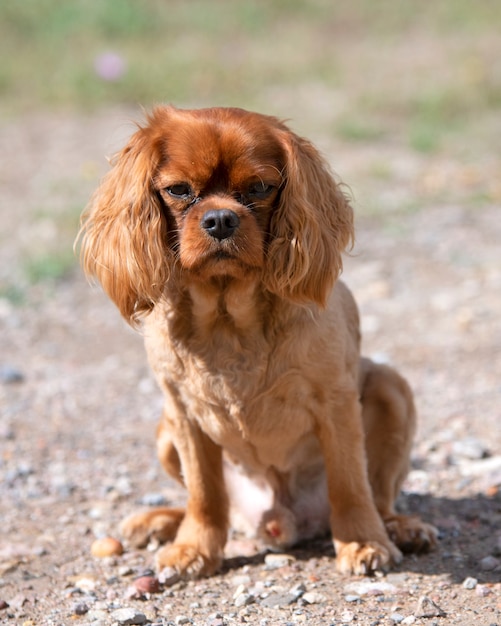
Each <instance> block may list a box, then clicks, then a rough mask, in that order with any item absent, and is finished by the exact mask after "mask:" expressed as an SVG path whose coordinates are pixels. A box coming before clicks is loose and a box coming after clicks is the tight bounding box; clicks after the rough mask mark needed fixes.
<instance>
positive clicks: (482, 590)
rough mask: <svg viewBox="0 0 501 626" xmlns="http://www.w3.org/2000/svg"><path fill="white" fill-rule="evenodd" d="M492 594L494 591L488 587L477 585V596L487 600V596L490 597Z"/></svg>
mask: <svg viewBox="0 0 501 626" xmlns="http://www.w3.org/2000/svg"><path fill="white" fill-rule="evenodd" d="M491 593H492V589H490V588H489V587H486V586H485V585H477V586H476V588H475V594H476V595H477V596H480V597H481V598H485V597H486V596H490V595H491Z"/></svg>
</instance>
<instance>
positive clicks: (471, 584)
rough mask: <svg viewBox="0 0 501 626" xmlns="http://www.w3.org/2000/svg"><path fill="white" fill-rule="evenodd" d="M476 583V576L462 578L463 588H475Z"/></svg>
mask: <svg viewBox="0 0 501 626" xmlns="http://www.w3.org/2000/svg"><path fill="white" fill-rule="evenodd" d="M477 584H478V580H477V579H476V578H472V577H470V576H469V577H468V578H465V579H464V580H463V588H464V589H475V587H476V586H477Z"/></svg>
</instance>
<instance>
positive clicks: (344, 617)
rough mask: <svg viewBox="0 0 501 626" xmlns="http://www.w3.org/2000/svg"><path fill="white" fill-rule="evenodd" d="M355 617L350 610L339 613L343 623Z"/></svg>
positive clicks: (347, 622)
mask: <svg viewBox="0 0 501 626" xmlns="http://www.w3.org/2000/svg"><path fill="white" fill-rule="evenodd" d="M354 619H355V613H353V612H352V611H343V612H342V613H341V621H342V622H343V624H349V623H351V622H352V621H353V620H354Z"/></svg>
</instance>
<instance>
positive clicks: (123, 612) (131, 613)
mask: <svg viewBox="0 0 501 626" xmlns="http://www.w3.org/2000/svg"><path fill="white" fill-rule="evenodd" d="M111 618H112V619H113V620H114V621H115V622H118V623H119V624H120V626H134V625H136V624H146V622H147V621H148V620H147V618H146V615H145V614H144V613H141V612H140V611H136V609H129V608H124V609H116V611H113V613H112V614H111Z"/></svg>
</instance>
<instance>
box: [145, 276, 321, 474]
mask: <svg viewBox="0 0 501 626" xmlns="http://www.w3.org/2000/svg"><path fill="white" fill-rule="evenodd" d="M257 290H258V285H257V284H256V283H246V285H245V287H240V288H233V289H228V290H227V291H226V292H222V291H220V292H219V293H217V292H211V291H210V290H206V289H203V288H199V287H193V286H191V287H190V288H189V289H188V290H187V292H186V294H185V297H184V304H185V306H182V305H181V303H180V302H176V303H175V306H172V303H171V302H167V301H165V302H164V303H163V304H162V305H159V306H157V308H156V310H155V311H154V312H153V314H152V315H151V316H150V318H149V320H148V322H147V324H146V329H145V330H146V333H145V340H146V347H147V350H148V355H149V358H150V362H151V365H152V367H153V369H154V371H155V373H156V375H157V378H158V380H159V383H160V385H161V387H162V388H163V390H164V392H165V393H166V396H167V407H168V408H167V409H166V412H167V413H168V412H169V410H171V411H173V412H177V413H178V415H179V414H180V415H179V417H180V418H181V419H186V418H187V419H189V420H195V421H196V422H197V423H198V424H199V426H200V427H201V429H202V430H203V431H204V432H205V433H206V434H207V435H209V436H210V437H211V438H212V439H213V440H214V441H215V442H217V443H218V444H220V445H221V446H222V447H223V448H225V449H226V450H227V451H229V452H230V453H233V454H234V455H235V456H236V457H238V458H239V459H240V460H242V461H243V462H244V463H245V464H247V465H248V466H249V467H254V468H255V469H256V470H263V469H264V468H267V467H270V466H272V465H273V466H274V467H276V468H277V469H280V470H281V471H288V469H289V468H291V467H297V466H298V465H301V464H302V459H301V456H302V454H303V450H306V447H307V446H306V445H305V444H306V443H307V442H310V440H312V439H314V434H313V429H314V419H313V416H314V415H315V414H316V413H318V412H319V411H320V410H321V405H322V389H321V381H318V380H316V379H312V378H310V376H309V374H308V361H309V360H310V359H311V357H312V355H311V331H310V332H308V333H305V332H302V331H303V330H304V328H303V327H304V326H305V325H312V324H315V322H314V321H313V320H312V318H311V314H309V313H308V312H307V311H306V310H303V311H302V312H300V311H299V309H298V307H294V308H292V309H291V311H293V313H291V311H286V310H285V309H284V307H283V306H282V307H281V309H280V312H279V311H277V310H276V308H275V309H274V308H273V304H272V303H269V302H266V301H265V300H264V299H263V298H262V297H258V296H257V294H256V291H257ZM258 303H259V305H258ZM305 337H308V340H305ZM176 419H178V418H176ZM292 425H293V427H291V426H292ZM307 456H309V454H308V455H307ZM305 461H306V459H305Z"/></svg>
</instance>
